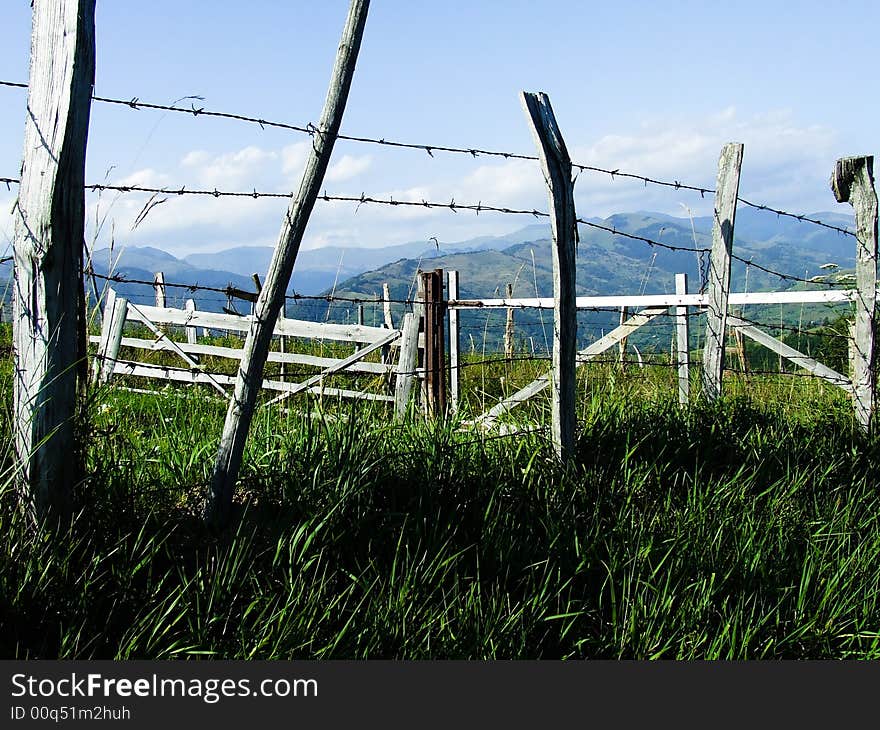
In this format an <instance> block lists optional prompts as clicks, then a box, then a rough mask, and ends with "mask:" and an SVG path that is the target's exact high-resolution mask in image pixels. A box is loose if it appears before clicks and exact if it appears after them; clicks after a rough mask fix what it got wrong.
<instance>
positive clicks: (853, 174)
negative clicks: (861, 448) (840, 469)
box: [831, 155, 877, 431]
mask: <svg viewBox="0 0 880 730" xmlns="http://www.w3.org/2000/svg"><path fill="white" fill-rule="evenodd" d="M831 189H832V190H833V191H834V197H835V198H836V200H837V202H838V203H849V204H850V205H852V207H853V210H854V211H855V216H856V240H857V244H856V290H857V292H858V294H857V296H856V300H855V310H856V311H855V323H854V326H853V341H854V346H853V367H852V384H853V407H854V408H855V415H856V420H857V421H858V424H859V426H861V428H862V429H863V430H864V431H869V430H870V428H871V418H872V415H873V412H874V368H873V365H874V309H875V307H876V306H877V192H876V190H875V189H874V157H873V156H872V155H869V156H866V157H844V158H841V159H839V160H838V161H837V164H836V165H835V166H834V173H833V174H832V176H831Z"/></svg>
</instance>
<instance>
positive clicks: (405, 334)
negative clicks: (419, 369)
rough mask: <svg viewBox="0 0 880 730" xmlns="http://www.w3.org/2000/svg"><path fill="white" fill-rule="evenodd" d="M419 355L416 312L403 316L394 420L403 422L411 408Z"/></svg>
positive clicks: (395, 388) (395, 385)
mask: <svg viewBox="0 0 880 730" xmlns="http://www.w3.org/2000/svg"><path fill="white" fill-rule="evenodd" d="M418 354H419V320H418V317H417V315H416V314H415V313H414V312H407V313H406V314H405V315H403V330H402V332H401V343H400V357H399V359H398V361H397V369H396V373H397V378H396V380H395V383H394V418H395V419H396V420H398V421H399V420H402V419H403V418H404V416H405V415H406V411H407V407H408V406H409V397H410V393H411V392H412V385H413V379H414V378H415V375H416V374H415V370H416V366H417V364H418V363H417V361H418Z"/></svg>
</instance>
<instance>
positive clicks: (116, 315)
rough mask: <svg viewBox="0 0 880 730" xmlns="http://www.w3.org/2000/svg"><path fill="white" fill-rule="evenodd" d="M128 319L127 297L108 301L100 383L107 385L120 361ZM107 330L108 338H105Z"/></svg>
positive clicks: (101, 354) (101, 348) (100, 355)
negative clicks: (123, 335) (120, 349)
mask: <svg viewBox="0 0 880 730" xmlns="http://www.w3.org/2000/svg"><path fill="white" fill-rule="evenodd" d="M127 317H128V300H127V299H126V298H125V297H114V298H113V299H112V300H110V299H108V304H107V307H106V308H105V309H104V326H103V327H102V328H101V347H100V348H99V350H98V366H99V371H98V382H99V383H107V382H109V381H110V378H111V377H112V375H113V371H114V370H115V369H116V361H117V360H118V359H119V348H120V346H121V345H122V333H123V331H124V330H125V320H126V318H127ZM105 328H106V332H107V336H106V339H105V337H104V329H105Z"/></svg>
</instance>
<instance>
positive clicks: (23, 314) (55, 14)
mask: <svg viewBox="0 0 880 730" xmlns="http://www.w3.org/2000/svg"><path fill="white" fill-rule="evenodd" d="M31 4H32V6H33V11H32V15H33V25H32V32H31V59H30V82H29V84H28V99H27V118H26V120H25V133H24V159H23V162H22V168H21V185H20V187H19V192H18V202H17V205H16V206H15V246H14V257H15V284H14V294H13V298H14V324H13V352H14V372H15V378H14V385H13V390H14V412H15V416H14V423H15V426H14V431H15V453H16V457H17V459H18V461H19V464H20V465H21V469H19V470H18V471H17V472H16V485H17V488H18V490H19V493H20V495H21V497H22V502H23V504H26V505H28V506H32V507H33V508H35V513H36V516H37V517H45V516H48V515H50V514H51V515H52V516H54V517H57V518H59V519H65V518H67V517H68V516H69V515H70V514H71V507H72V497H73V489H74V487H75V486H76V485H77V484H78V483H79V481H80V478H81V476H82V469H83V465H82V458H81V457H82V448H81V444H80V442H79V439H78V436H77V423H76V421H77V417H78V415H79V406H80V399H79V393H80V390H81V387H82V386H84V385H85V382H86V379H87V377H88V363H87V362H86V321H85V317H84V309H85V301H84V300H85V293H84V288H83V277H82V268H83V245H84V227H85V193H84V186H85V157H86V142H87V138H88V129H89V115H90V112H91V96H92V86H93V85H94V81H95V0H37V1H36V2H34V3H31Z"/></svg>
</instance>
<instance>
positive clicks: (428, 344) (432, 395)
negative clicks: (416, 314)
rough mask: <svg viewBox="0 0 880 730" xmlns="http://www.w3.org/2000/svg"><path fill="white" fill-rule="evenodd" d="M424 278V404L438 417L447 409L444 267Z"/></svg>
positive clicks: (430, 413) (426, 274) (427, 274)
mask: <svg viewBox="0 0 880 730" xmlns="http://www.w3.org/2000/svg"><path fill="white" fill-rule="evenodd" d="M422 279H423V281H424V290H425V391H426V394H427V399H426V402H425V407H426V411H427V413H428V414H429V415H431V416H433V417H438V416H443V415H444V414H445V413H446V365H445V361H446V357H445V354H444V351H445V345H444V342H445V339H446V338H445V334H444V327H443V320H444V319H445V312H444V309H445V302H444V301H443V270H442V269H435V270H434V271H426V272H424V273H423V274H422Z"/></svg>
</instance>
